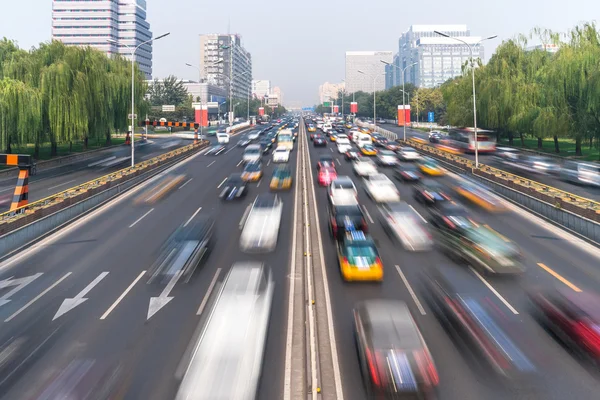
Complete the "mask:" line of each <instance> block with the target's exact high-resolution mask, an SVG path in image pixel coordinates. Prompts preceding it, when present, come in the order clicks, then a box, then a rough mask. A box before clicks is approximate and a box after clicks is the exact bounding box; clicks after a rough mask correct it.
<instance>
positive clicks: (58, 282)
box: [4, 272, 72, 322]
mask: <svg viewBox="0 0 600 400" xmlns="http://www.w3.org/2000/svg"><path fill="white" fill-rule="evenodd" d="M71 274H72V272H67V273H66V274H65V275H64V276H63V277H62V278H60V279H59V280H57V281H56V282H54V283H53V284H52V285H50V286H49V287H48V288H47V289H46V290H44V291H43V292H42V293H40V294H38V295H37V296H35V297H34V298H33V299H31V301H29V303H27V304H25V305H24V306H23V307H21V308H19V310H17V311H16V312H15V313H14V314H13V315H11V316H10V317H8V318H6V319H5V320H4V322H10V321H11V320H12V319H13V318H14V317H16V316H17V315H19V314H21V313H22V312H23V311H25V310H26V309H27V308H28V307H29V306H31V305H32V304H33V303H35V302H36V301H38V300H39V299H40V298H41V297H42V296H44V295H45V294H46V293H48V292H49V291H51V290H52V289H54V288H55V287H56V286H58V285H59V284H60V283H61V282H62V281H64V280H65V279H67V278H68V277H69V275H71Z"/></svg>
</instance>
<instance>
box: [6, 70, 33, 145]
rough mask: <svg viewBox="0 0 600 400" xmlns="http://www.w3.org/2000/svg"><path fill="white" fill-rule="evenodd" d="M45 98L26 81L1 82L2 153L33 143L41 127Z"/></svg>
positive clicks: (11, 80)
mask: <svg viewBox="0 0 600 400" xmlns="http://www.w3.org/2000/svg"><path fill="white" fill-rule="evenodd" d="M41 103H42V102H41V96H40V93H39V92H38V91H37V90H35V89H34V88H32V87H30V86H28V85H26V84H25V83H24V82H21V81H17V80H14V79H9V78H4V79H1V80H0V150H1V151H5V152H7V153H10V152H11V151H12V145H21V144H26V143H29V142H32V141H33V140H35V136H36V135H37V134H38V133H39V130H40V128H41V120H42V118H41V109H42V107H41Z"/></svg>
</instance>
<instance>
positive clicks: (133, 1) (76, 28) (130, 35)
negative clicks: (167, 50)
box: [52, 0, 152, 79]
mask: <svg viewBox="0 0 600 400" xmlns="http://www.w3.org/2000/svg"><path fill="white" fill-rule="evenodd" d="M150 39H152V31H150V24H149V23H148V22H147V21H146V0H119V1H115V0H97V1H87V0H53V1H52V40H59V41H61V42H63V43H64V44H66V45H68V46H91V47H94V48H96V49H98V50H101V51H103V52H105V53H107V54H108V55H112V54H121V55H123V56H125V57H126V58H127V59H131V51H132V50H133V48H135V47H136V46H138V45H139V44H141V43H143V42H145V41H147V40H150ZM135 61H136V62H137V63H138V65H139V68H140V70H141V71H143V72H144V74H145V75H146V78H147V79H151V78H152V43H148V44H145V45H143V46H141V47H140V48H139V49H138V50H137V52H136V54H135Z"/></svg>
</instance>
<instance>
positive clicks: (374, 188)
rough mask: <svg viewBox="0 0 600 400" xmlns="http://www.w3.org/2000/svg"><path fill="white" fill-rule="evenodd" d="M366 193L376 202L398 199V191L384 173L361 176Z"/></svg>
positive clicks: (390, 201)
mask: <svg viewBox="0 0 600 400" xmlns="http://www.w3.org/2000/svg"><path fill="white" fill-rule="evenodd" d="M363 182H364V185H365V191H366V192H367V195H368V196H369V197H370V198H371V199H372V200H373V201H375V202H376V203H394V202H398V201H400V192H398V189H397V188H396V185H394V182H392V181H391V180H390V178H388V177H387V176H386V175H385V174H375V175H369V176H365V177H364V178H363Z"/></svg>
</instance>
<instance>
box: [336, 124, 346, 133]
mask: <svg viewBox="0 0 600 400" xmlns="http://www.w3.org/2000/svg"><path fill="white" fill-rule="evenodd" d="M334 131H335V132H337V133H346V129H345V128H344V126H343V125H342V126H336V127H335V128H334Z"/></svg>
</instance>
